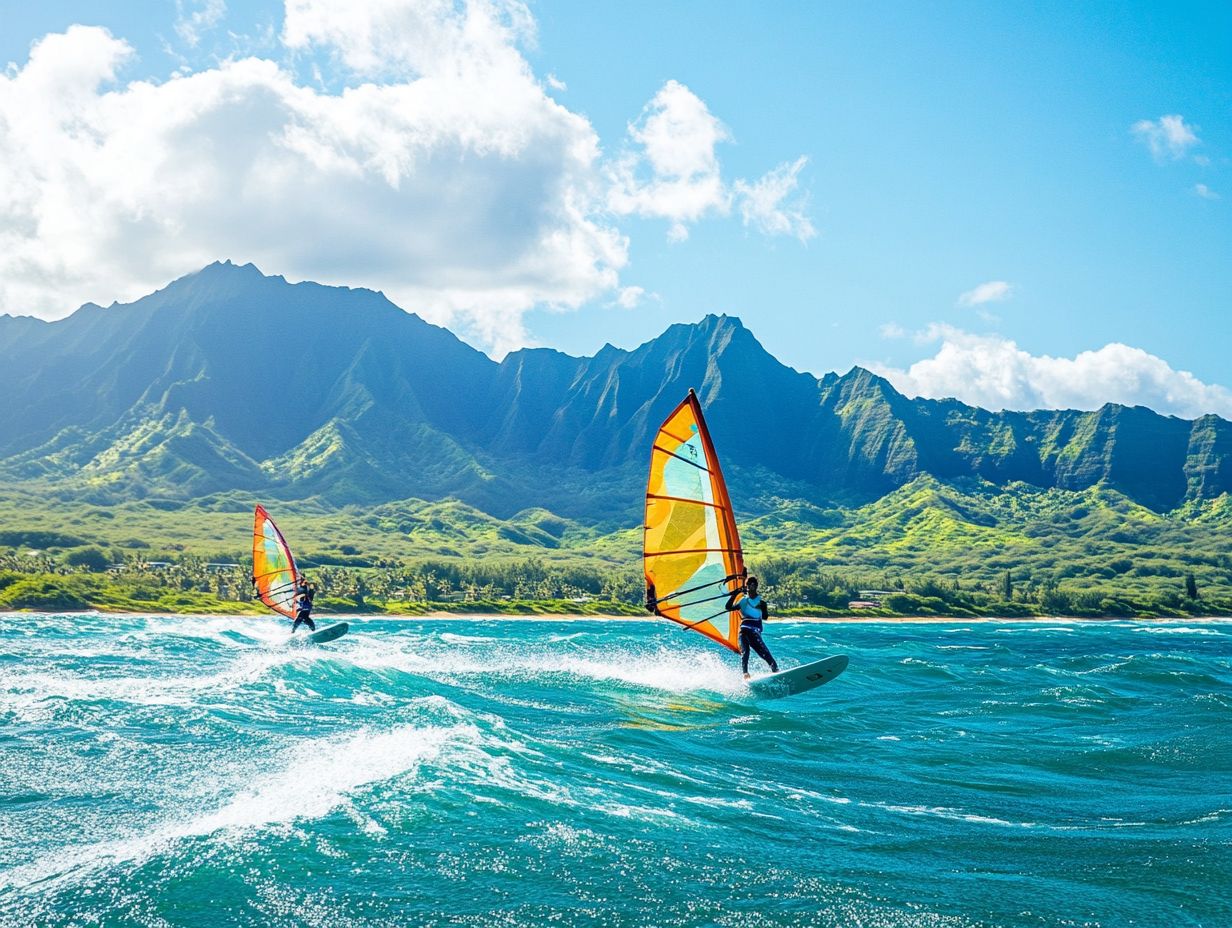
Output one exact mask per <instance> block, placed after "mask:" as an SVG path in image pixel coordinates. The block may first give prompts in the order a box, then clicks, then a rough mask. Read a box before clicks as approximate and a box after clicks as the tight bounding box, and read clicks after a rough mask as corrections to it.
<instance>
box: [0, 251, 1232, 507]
mask: <svg viewBox="0 0 1232 928" xmlns="http://www.w3.org/2000/svg"><path fill="white" fill-rule="evenodd" d="M689 387H694V388H696V389H697V391H698V394H699V395H700V397H701V399H702V402H703V403H704V404H705V407H706V412H707V418H708V420H709V422H710V426H711V431H712V432H713V433H714V435H715V440H716V442H717V443H718V445H719V448H720V453H721V454H722V456H723V459H724V461H725V462H726V464H727V465H728V468H729V470H730V471H731V473H730V474H729V478H730V479H731V482H732V483H733V490H735V491H737V492H738V493H740V494H741V495H742V496H743V497H746V498H753V497H757V496H763V497H765V496H778V497H784V496H788V497H790V496H796V497H800V498H806V497H807V498H813V499H829V500H837V501H841V502H851V503H856V502H867V501H870V500H873V499H877V498H879V497H881V496H883V495H885V494H887V493H890V492H892V491H893V490H895V489H896V488H898V487H901V486H903V485H905V484H906V483H908V482H910V481H912V480H914V479H915V478H917V477H919V476H921V475H931V476H934V477H937V478H940V479H942V480H955V479H960V478H964V477H968V478H969V477H978V478H983V479H985V480H988V481H991V482H992V483H995V484H1005V483H1008V482H1011V481H1024V482H1026V483H1029V484H1033V485H1036V486H1040V487H1059V488H1062V489H1074V490H1077V489H1083V488H1086V487H1090V486H1093V485H1096V484H1101V485H1104V486H1107V487H1110V488H1112V489H1115V490H1118V491H1120V492H1121V493H1124V494H1125V495H1126V496H1128V497H1130V498H1131V499H1133V500H1135V501H1137V502H1139V503H1141V504H1143V505H1146V506H1148V507H1151V508H1153V509H1156V510H1169V509H1173V508H1176V507H1177V506H1180V505H1181V504H1182V503H1184V502H1186V501H1187V500H1193V499H1209V498H1213V497H1216V496H1219V495H1220V494H1222V493H1224V492H1227V491H1228V490H1229V489H1232V463H1230V461H1232V457H1230V456H1232V424H1229V423H1228V422H1226V421H1225V420H1222V419H1219V418H1218V417H1215V416H1204V417H1202V418H1200V419H1198V420H1196V421H1193V422H1188V421H1184V420H1181V419H1176V418H1173V417H1168V416H1161V415H1158V414H1156V413H1154V412H1152V411H1150V410H1148V409H1144V408H1141V407H1136V408H1127V407H1122V406H1113V405H1108V406H1105V407H1103V408H1102V409H1099V410H1097V411H1095V412H1077V411H1072V410H1065V411H1038V412H1029V413H1021V412H1004V413H992V412H988V411H986V410H982V409H977V408H973V407H970V406H966V405H964V404H962V403H959V402H957V401H956V400H940V401H937V400H922V399H914V400H913V399H908V398H907V397H904V396H902V395H901V394H899V393H897V392H896V391H895V390H894V389H893V387H891V386H890V385H889V383H887V382H886V381H885V380H882V379H881V378H879V377H877V376H875V375H873V374H871V373H869V372H868V371H865V370H862V369H860V368H853V369H852V370H851V371H849V372H848V373H847V374H844V375H843V376H841V377H840V376H837V375H834V374H827V375H826V376H825V377H823V378H821V379H817V378H815V377H813V376H811V375H809V374H804V373H800V372H799V371H795V370H792V369H791V368H789V367H786V366H785V365H783V364H780V363H779V362H778V361H777V360H775V358H774V357H773V356H771V355H770V354H769V353H767V352H766V351H765V349H763V348H762V346H761V345H760V344H759V343H758V342H757V340H756V339H755V338H754V337H753V335H752V333H750V332H749V331H748V330H747V329H745V328H744V327H743V326H742V325H741V324H740V322H739V321H738V320H737V319H734V318H731V317H726V316H721V317H716V316H707V317H706V318H705V319H703V320H702V321H701V322H699V323H697V324H696V325H674V326H672V327H670V328H669V329H668V330H667V331H666V332H664V333H663V334H662V335H661V336H659V337H658V338H656V339H654V340H653V341H650V342H647V343H646V344H644V345H642V346H640V347H639V348H637V349H636V350H634V351H622V350H620V349H617V348H613V347H611V346H607V347H605V348H604V349H603V350H602V351H600V352H599V353H598V354H597V355H595V356H594V357H591V358H574V357H570V356H568V355H564V354H561V353H559V352H556V351H550V350H546V349H526V350H523V351H516V352H513V353H512V354H510V355H508V356H507V357H506V358H505V359H504V361H502V362H500V363H499V364H498V363H496V362H494V361H492V360H491V359H490V358H488V357H487V356H486V355H484V354H482V353H481V352H478V351H476V350H475V349H473V348H471V347H469V346H467V345H466V344H464V343H463V342H461V341H459V340H458V339H457V338H456V337H454V336H453V335H452V334H451V333H449V332H448V331H446V330H445V329H442V328H439V327H437V326H433V325H429V324H428V323H426V322H424V321H423V320H422V319H420V318H419V317H418V316H415V315H412V314H408V313H405V312H403V311H402V310H400V309H399V308H398V307H396V306H394V305H393V304H392V303H390V302H389V301H388V300H386V299H385V297H384V296H382V295H381V294H379V293H373V292H371V291H367V290H350V289H345V288H334V287H323V286H320V285H318V284H312V283H303V284H294V285H292V284H288V283H287V282H286V281H285V280H284V279H283V278H281V277H266V276H263V275H262V274H261V273H260V272H259V271H258V270H257V269H256V268H254V267H252V266H251V265H246V266H243V267H237V266H235V265H232V264H230V263H224V264H212V265H210V266H209V267H207V268H205V269H203V270H201V271H199V272H197V273H196V274H192V275H189V276H188V277H184V278H182V279H180V280H177V281H175V282H174V283H172V284H170V285H169V286H168V287H166V288H165V289H163V290H160V291H159V292H157V293H154V294H151V295H150V296H148V297H145V298H144V299H141V300H138V301H137V302H135V303H132V304H129V305H123V306H120V305H113V306H111V307H109V308H106V309H104V308H102V307H99V306H94V305H86V306H83V307H82V308H81V309H79V310H78V311H77V312H76V313H74V314H73V315H72V316H70V317H68V318H67V319H64V320H61V321H58V322H53V323H45V322H38V321H35V320H30V319H25V318H11V317H7V316H6V317H0V395H3V396H4V397H5V400H6V401H5V403H3V404H2V405H0V474H3V479H4V480H5V482H9V483H16V482H24V481H40V482H43V483H51V484H54V485H57V486H58V487H60V488H62V489H64V490H66V491H72V492H75V493H81V494H85V495H88V496H91V497H93V498H98V499H102V500H122V499H128V498H138V497H145V496H178V497H188V498H191V497H195V496H199V495H202V494H208V493H213V492H221V491H227V490H243V491H251V492H254V493H272V494H275V495H279V496H282V497H286V498H296V497H307V496H320V497H322V498H324V499H326V500H328V501H330V502H333V503H339V504H341V503H364V504H371V503H376V502H382V501H386V500H395V499H405V498H408V497H422V498H425V499H443V498H446V497H456V498H458V499H462V500H465V501H467V502H470V503H473V504H475V505H478V506H481V507H483V508H485V509H487V510H488V511H491V512H501V511H503V512H509V513H512V512H515V511H517V510H519V509H523V508H526V507H529V506H544V507H546V508H549V509H552V510H553V511H557V512H562V513H567V514H570V515H572V516H573V517H575V518H583V519H587V518H589V519H593V520H601V519H604V518H607V517H609V516H616V515H620V516H621V517H623V516H626V515H627V514H628V512H633V511H636V509H637V508H638V506H639V504H640V497H639V493H638V484H639V482H640V479H641V471H642V468H643V466H644V464H645V459H646V454H647V448H648V447H649V441H650V436H651V435H652V433H653V431H654V429H655V428H656V427H657V425H658V424H659V422H660V421H661V420H662V419H663V417H664V416H665V415H666V414H667V413H668V412H669V411H670V410H671V408H672V407H673V406H674V405H675V404H676V403H678V402H679V401H680V399H681V398H682V397H683V396H684V394H685V393H686V392H687V390H688V389H689Z"/></svg>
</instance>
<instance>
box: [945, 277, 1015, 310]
mask: <svg viewBox="0 0 1232 928" xmlns="http://www.w3.org/2000/svg"><path fill="white" fill-rule="evenodd" d="M1013 290H1014V288H1013V286H1012V285H1011V284H1008V283H1006V282H1005V281H1004V280H990V281H988V282H987V283H983V284H980V285H979V286H978V287H973V288H972V289H970V290H968V291H967V292H966V293H962V294H959V297H958V305H959V306H981V305H983V304H984V303H998V302H1000V301H1001V300H1005V299H1008V298H1009V296H1010V294H1011V293H1012V292H1013Z"/></svg>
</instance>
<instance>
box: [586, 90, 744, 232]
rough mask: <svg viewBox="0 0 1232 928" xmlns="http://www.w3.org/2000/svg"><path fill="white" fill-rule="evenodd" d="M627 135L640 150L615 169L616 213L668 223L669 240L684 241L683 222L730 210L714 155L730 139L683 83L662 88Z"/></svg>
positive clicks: (611, 196) (612, 199)
mask: <svg viewBox="0 0 1232 928" xmlns="http://www.w3.org/2000/svg"><path fill="white" fill-rule="evenodd" d="M629 137H630V139H631V140H632V141H633V143H634V144H635V145H636V146H639V147H640V150H638V149H633V150H630V151H629V152H627V153H626V154H625V155H624V156H623V157H622V158H621V159H620V160H619V161H617V163H616V164H615V165H613V168H612V189H611V191H610V193H609V195H608V205H609V206H610V207H611V209H612V211H613V212H614V213H616V214H618V215H630V214H635V215H639V216H655V217H659V218H663V219H667V220H670V221H671V223H672V225H671V228H670V230H669V232H668V237H669V238H670V239H671V240H672V241H683V240H684V239H686V238H688V237H689V231H688V227H687V226H686V223H689V222H696V221H697V220H699V219H701V218H702V217H703V216H705V215H706V214H708V213H714V214H719V215H725V214H726V213H727V212H728V211H729V210H730V209H731V203H730V196H729V194H728V192H727V188H726V187H725V186H724V184H723V180H722V177H721V176H720V171H719V159H718V156H717V154H716V153H715V147H716V146H717V145H718V144H719V142H722V141H726V140H727V139H728V138H729V137H730V136H729V135H728V132H727V129H726V127H725V126H724V125H723V124H722V123H721V122H719V120H718V119H716V118H715V117H714V116H713V115H711V113H710V110H709V109H707V107H706V104H705V103H703V102H702V100H701V99H700V98H699V97H698V96H697V95H696V94H694V93H693V91H691V90H689V88H688V87H686V86H684V84H681V83H678V82H676V81H668V82H667V83H666V84H664V85H663V86H662V87H661V88H660V89H659V92H658V93H656V94H655V95H654V97H653V98H652V99H651V101H650V102H649V103H647V104H646V108H645V109H644V110H643V111H642V115H641V117H640V119H639V120H638V121H637V122H635V123H631V124H630V125H629Z"/></svg>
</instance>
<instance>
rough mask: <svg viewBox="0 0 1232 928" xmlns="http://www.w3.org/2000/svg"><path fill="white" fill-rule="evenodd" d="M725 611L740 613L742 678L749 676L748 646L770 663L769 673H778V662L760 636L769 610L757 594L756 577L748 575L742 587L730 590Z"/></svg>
mask: <svg viewBox="0 0 1232 928" xmlns="http://www.w3.org/2000/svg"><path fill="white" fill-rule="evenodd" d="M741 593H743V594H744V597H743V598H742V599H741V600H740V601H739V602H737V601H736V597H737V596H740V594H741ZM727 611H728V612H736V611H739V613H740V669H741V671H743V673H744V679H746V680H747V679H748V678H749V649H750V648H752V649H753V650H754V651H756V652H757V655H758V657H760V658H761V659H762V660H763V661H765V662H766V663H767V664H769V665H770V672H771V673H778V672H779V665H778V662H777V661H776V660H775V659H774V655H773V654H771V653H770V649H769V648H767V647H766V643H765V642H764V641H762V638H761V630H762V623H763V622H765V621H766V619H768V618H769V617H770V610H769V608H767V606H766V601H765V600H764V599H762V598H761V597H760V596H758V595H757V578H756V577H749V578H748V580H746V581H745V583H744V585H743V586H742V587H740V588H739V589H736V590H732V594H731V596H729V597H727Z"/></svg>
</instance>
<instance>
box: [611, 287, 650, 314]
mask: <svg viewBox="0 0 1232 928" xmlns="http://www.w3.org/2000/svg"><path fill="white" fill-rule="evenodd" d="M645 295H646V289H645V288H644V287H621V288H620V292H619V293H618V294H617V295H616V305H617V306H619V307H620V308H621V309H633V308H634V307H636V306H637V305H638V304H639V303H641V302H642V298H643V297H644V296H645Z"/></svg>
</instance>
